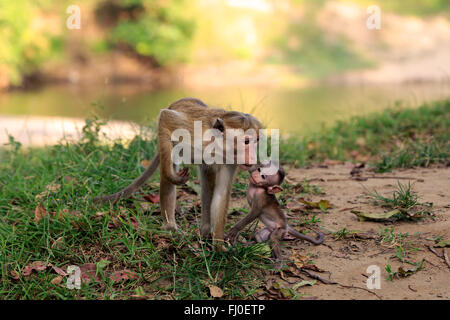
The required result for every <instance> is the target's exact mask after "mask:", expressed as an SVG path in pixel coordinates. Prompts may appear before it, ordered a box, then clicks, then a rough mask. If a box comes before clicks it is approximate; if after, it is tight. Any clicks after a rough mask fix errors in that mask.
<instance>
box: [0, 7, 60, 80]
mask: <svg viewBox="0 0 450 320" xmlns="http://www.w3.org/2000/svg"><path fill="white" fill-rule="evenodd" d="M47 3H48V1H40V0H36V1H28V0H15V1H10V0H0V76H1V74H2V73H3V74H5V75H6V76H7V77H8V78H9V82H11V83H12V84H13V85H17V84H20V82H21V81H22V77H23V76H24V75H27V74H29V73H31V72H33V71H34V70H35V68H36V67H37V66H38V65H39V64H40V63H41V62H42V61H44V60H45V59H46V58H47V57H48V56H49V55H50V54H51V52H52V48H54V47H57V46H58V41H57V39H56V38H52V37H51V36H49V35H48V34H46V33H45V32H43V31H41V30H39V29H38V28H36V27H34V24H36V20H34V18H35V16H36V14H37V12H38V10H39V8H40V7H42V6H45V5H46V4H47Z"/></svg>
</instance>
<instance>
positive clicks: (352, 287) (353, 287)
mask: <svg viewBox="0 0 450 320" xmlns="http://www.w3.org/2000/svg"><path fill="white" fill-rule="evenodd" d="M338 285H340V286H341V287H344V288H349V289H361V290H364V291H367V292H369V293H371V294H373V295H375V296H376V297H377V298H378V299H380V300H383V299H382V298H381V297H380V296H379V295H377V294H376V293H375V292H373V291H370V290H369V289H366V288H362V287H355V286H346V285H343V284H339V283H338Z"/></svg>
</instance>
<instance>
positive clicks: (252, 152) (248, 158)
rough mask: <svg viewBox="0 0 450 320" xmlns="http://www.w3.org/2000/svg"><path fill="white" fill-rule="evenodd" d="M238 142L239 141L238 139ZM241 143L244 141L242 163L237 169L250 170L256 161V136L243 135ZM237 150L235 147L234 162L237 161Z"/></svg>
mask: <svg viewBox="0 0 450 320" xmlns="http://www.w3.org/2000/svg"><path fill="white" fill-rule="evenodd" d="M238 141H239V139H238ZM243 141H244V146H243V150H244V163H243V164H240V165H239V167H240V168H241V169H242V170H250V169H251V168H252V167H253V166H254V165H255V164H256V160H257V155H256V152H257V147H258V141H259V139H258V136H256V135H244V137H243ZM237 150H239V148H238V147H236V152H235V154H236V160H238V159H237V158H238V156H237V155H238V154H237Z"/></svg>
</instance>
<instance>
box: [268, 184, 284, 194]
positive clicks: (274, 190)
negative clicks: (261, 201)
mask: <svg viewBox="0 0 450 320" xmlns="http://www.w3.org/2000/svg"><path fill="white" fill-rule="evenodd" d="M281 191H283V188H282V187H281V186H279V185H277V184H276V185H274V186H271V187H268V188H267V193H268V194H275V193H278V192H281Z"/></svg>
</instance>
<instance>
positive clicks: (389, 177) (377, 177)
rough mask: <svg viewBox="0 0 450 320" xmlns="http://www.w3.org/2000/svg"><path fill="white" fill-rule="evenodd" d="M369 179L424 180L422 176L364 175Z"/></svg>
mask: <svg viewBox="0 0 450 320" xmlns="http://www.w3.org/2000/svg"><path fill="white" fill-rule="evenodd" d="M364 178H369V179H398V180H419V181H421V180H423V179H421V178H411V177H396V176H370V177H364Z"/></svg>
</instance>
